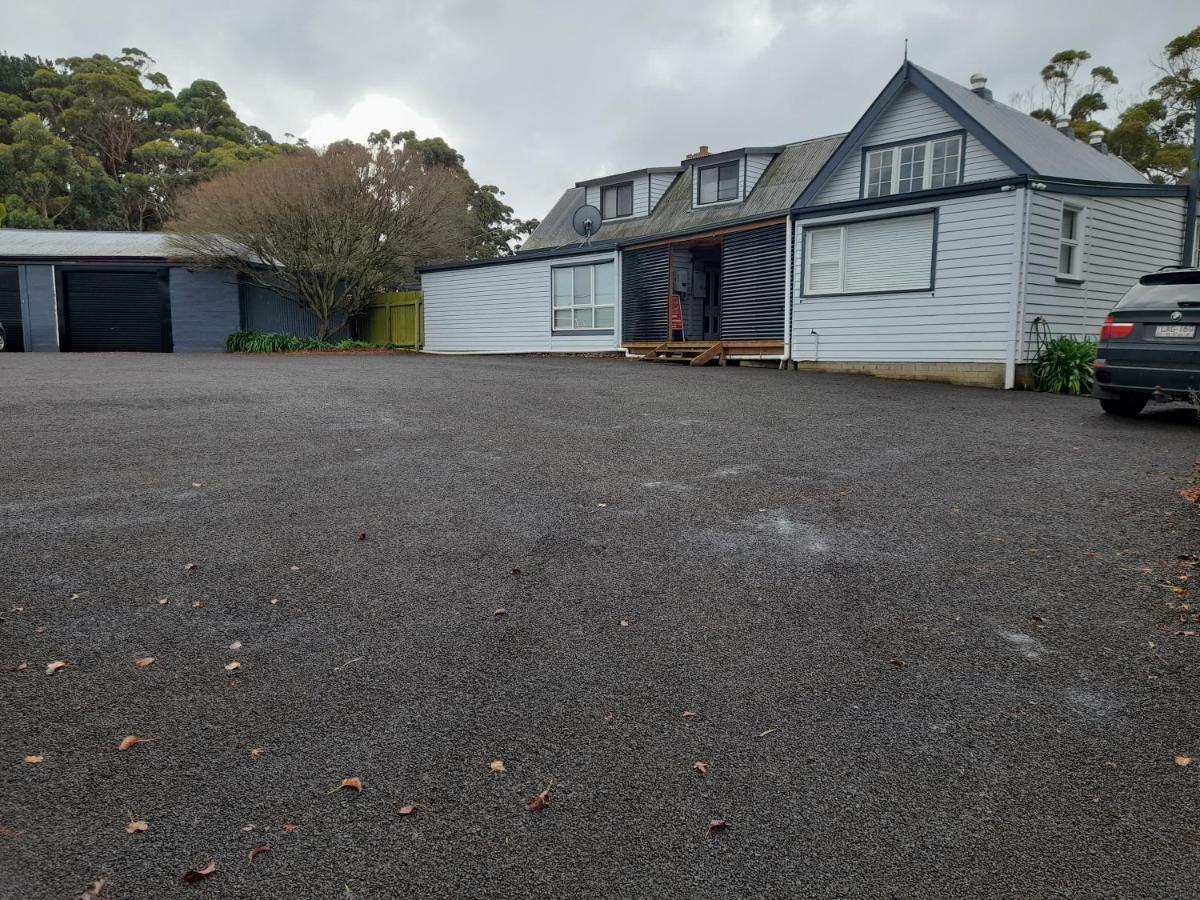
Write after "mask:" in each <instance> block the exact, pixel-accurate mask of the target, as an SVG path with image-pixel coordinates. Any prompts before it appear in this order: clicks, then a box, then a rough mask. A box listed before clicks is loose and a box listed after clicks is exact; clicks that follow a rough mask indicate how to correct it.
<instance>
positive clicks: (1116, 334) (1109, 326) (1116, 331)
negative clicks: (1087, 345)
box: [1100, 315, 1133, 341]
mask: <svg viewBox="0 0 1200 900" xmlns="http://www.w3.org/2000/svg"><path fill="white" fill-rule="evenodd" d="M1131 334H1133V323H1132V322H1114V321H1113V317H1112V316H1111V315H1110V316H1109V317H1108V318H1107V319H1105V320H1104V324H1103V325H1102V326H1101V327H1100V340H1102V341H1119V340H1121V339H1123V338H1127V337H1129V336H1130V335H1131Z"/></svg>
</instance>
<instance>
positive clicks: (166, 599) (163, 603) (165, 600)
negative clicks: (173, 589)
mask: <svg viewBox="0 0 1200 900" xmlns="http://www.w3.org/2000/svg"><path fill="white" fill-rule="evenodd" d="M170 602H171V598H170V597H160V598H159V600H158V605H159V606H166V605H167V604H168V603H170Z"/></svg>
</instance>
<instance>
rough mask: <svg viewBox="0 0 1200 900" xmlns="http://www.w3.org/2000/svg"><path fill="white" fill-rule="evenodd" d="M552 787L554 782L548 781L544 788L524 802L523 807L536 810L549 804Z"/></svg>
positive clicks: (532, 810) (531, 810)
mask: <svg viewBox="0 0 1200 900" xmlns="http://www.w3.org/2000/svg"><path fill="white" fill-rule="evenodd" d="M553 789H554V782H553V781H552V782H550V784H548V785H547V786H546V789H545V790H544V791H542V792H541V793H540V794H538V795H537V796H536V797H534V798H533V799H532V800H530V801H529V802H528V803H526V804H525V808H526V809H527V810H529V811H530V812H537V811H538V810H540V809H545V808H546V807H547V806H549V805H550V791H552V790H553Z"/></svg>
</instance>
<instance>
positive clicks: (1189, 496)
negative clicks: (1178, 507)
mask: <svg viewBox="0 0 1200 900" xmlns="http://www.w3.org/2000/svg"><path fill="white" fill-rule="evenodd" d="M1179 496H1180V497H1182V498H1183V499H1184V500H1186V501H1187V502H1188V503H1197V504H1200V484H1198V485H1196V486H1195V487H1190V488H1184V489H1183V490H1182V491H1180V492H1179Z"/></svg>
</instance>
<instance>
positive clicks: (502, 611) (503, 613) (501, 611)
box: [492, 606, 508, 616]
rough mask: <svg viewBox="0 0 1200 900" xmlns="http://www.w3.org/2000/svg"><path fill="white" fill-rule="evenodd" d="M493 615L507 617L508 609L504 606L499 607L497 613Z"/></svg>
mask: <svg viewBox="0 0 1200 900" xmlns="http://www.w3.org/2000/svg"><path fill="white" fill-rule="evenodd" d="M492 615H495V616H507V615H508V610H507V609H505V608H504V607H503V606H497V607H496V611H495V612H494V613H492Z"/></svg>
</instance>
